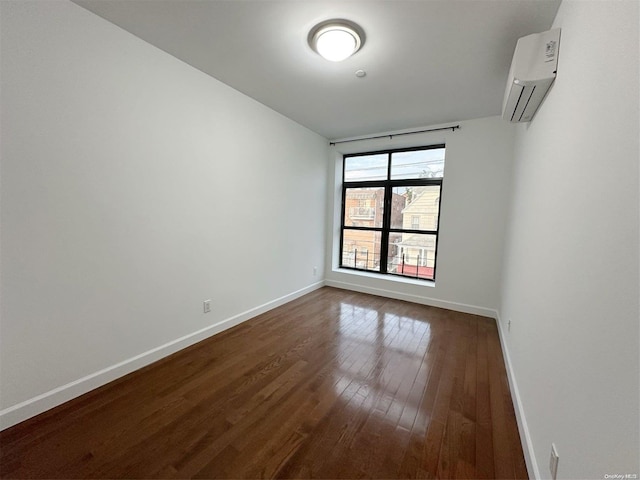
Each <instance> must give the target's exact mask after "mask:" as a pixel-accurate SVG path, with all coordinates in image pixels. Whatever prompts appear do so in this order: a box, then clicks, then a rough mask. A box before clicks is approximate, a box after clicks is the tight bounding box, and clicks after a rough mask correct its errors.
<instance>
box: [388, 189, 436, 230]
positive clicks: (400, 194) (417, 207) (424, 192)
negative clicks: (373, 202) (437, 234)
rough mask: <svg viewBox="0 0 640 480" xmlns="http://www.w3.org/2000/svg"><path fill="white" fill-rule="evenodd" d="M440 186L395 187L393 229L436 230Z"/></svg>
mask: <svg viewBox="0 0 640 480" xmlns="http://www.w3.org/2000/svg"><path fill="white" fill-rule="evenodd" d="M439 205H440V185H428V186H415V187H394V188H393V199H392V207H393V208H392V209H391V228H402V229H407V230H409V229H411V230H436V229H437V228H438V212H439Z"/></svg>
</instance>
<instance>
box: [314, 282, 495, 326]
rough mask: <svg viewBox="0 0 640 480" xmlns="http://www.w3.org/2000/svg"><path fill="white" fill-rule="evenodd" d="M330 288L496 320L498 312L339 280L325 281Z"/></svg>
mask: <svg viewBox="0 0 640 480" xmlns="http://www.w3.org/2000/svg"><path fill="white" fill-rule="evenodd" d="M325 285H327V286H328V287H336V288H342V289H343V290H353V291H356V292H361V293H370V294H371V295H378V296H380V297H388V298H395V299H396V300H405V301H407V302H413V303H420V304H422V305H429V306H431V307H440V308H446V309H447V310H454V311H456V312H462V313H472V314H474V315H482V316H484V317H491V318H495V316H496V311H495V310H493V309H491V308H485V307H478V306H475V305H467V304H465V303H458V302H450V301H448V300H439V299H437V298H429V297H423V296H421V295H412V294H410V293H404V292H398V291H396V290H386V289H383V288H374V287H367V286H365V285H359V284H356V283H348V282H339V281H337V280H325Z"/></svg>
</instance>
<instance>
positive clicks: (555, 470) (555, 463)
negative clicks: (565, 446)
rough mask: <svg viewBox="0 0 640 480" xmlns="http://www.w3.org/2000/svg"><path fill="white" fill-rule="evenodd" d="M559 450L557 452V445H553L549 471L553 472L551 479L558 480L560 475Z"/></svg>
mask: <svg viewBox="0 0 640 480" xmlns="http://www.w3.org/2000/svg"><path fill="white" fill-rule="evenodd" d="M558 459H559V458H558V450H556V446H555V444H553V443H552V444H551V456H550V457H549V471H550V472H551V479H552V480H556V475H557V474H558Z"/></svg>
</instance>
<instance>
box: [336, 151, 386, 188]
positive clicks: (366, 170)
mask: <svg viewBox="0 0 640 480" xmlns="http://www.w3.org/2000/svg"><path fill="white" fill-rule="evenodd" d="M388 163H389V156H388V155H387V154H386V153H383V154H378V155H362V156H358V157H346V158H345V159H344V181H345V182H359V181H362V180H386V179H387V167H388Z"/></svg>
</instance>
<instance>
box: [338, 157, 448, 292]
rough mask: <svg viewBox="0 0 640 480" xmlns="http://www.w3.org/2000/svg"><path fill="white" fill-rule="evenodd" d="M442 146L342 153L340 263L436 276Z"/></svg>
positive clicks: (442, 161) (371, 269) (351, 266)
mask: <svg viewBox="0 0 640 480" xmlns="http://www.w3.org/2000/svg"><path fill="white" fill-rule="evenodd" d="M444 156H445V148H444V145H435V146H429V147H422V148H414V149H403V150H389V151H384V152H373V153H363V154H355V155H345V156H344V170H343V183H342V227H341V235H340V267H342V268H353V269H357V270H366V271H371V272H378V273H381V274H391V275H402V276H406V277H413V278H421V279H425V280H434V279H435V270H436V248H437V244H438V225H439V218H438V217H439V214H440V192H441V189H442V178H443V174H444Z"/></svg>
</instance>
